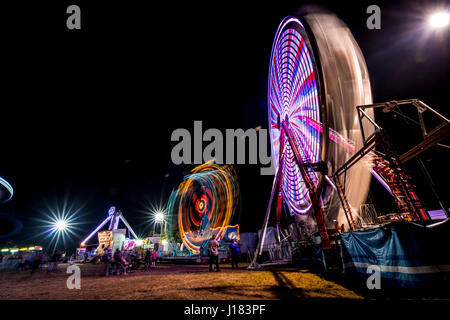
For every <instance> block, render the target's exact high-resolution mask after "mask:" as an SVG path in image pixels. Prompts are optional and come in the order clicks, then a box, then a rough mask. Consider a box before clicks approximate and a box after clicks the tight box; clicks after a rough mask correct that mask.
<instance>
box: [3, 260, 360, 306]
mask: <svg viewBox="0 0 450 320" xmlns="http://www.w3.org/2000/svg"><path fill="white" fill-rule="evenodd" d="M79 266H80V268H81V288H80V289H79V290H78V289H68V288H67V284H66V282H67V278H68V276H69V274H67V273H66V269H67V265H64V264H62V265H60V266H59V268H58V269H59V270H57V271H56V272H53V273H47V272H46V271H45V269H41V270H38V271H36V273H34V274H33V275H30V271H27V270H25V271H2V272H0V288H2V290H0V299H2V300H6V299H20V300H22V299H39V300H42V299H48V300H66V299H69V300H78V299H83V300H85V299H86V300H91V299H94V300H105V299H106V300H115V299H133V300H134V299H138V300H139V299H152V300H209V299H214V300H239V299H245V300H249V299H256V300H264V299H296V298H297V299H298V298H324V299H336V298H341V299H342V298H345V299H361V298H362V297H361V296H360V295H358V294H357V293H355V292H354V291H352V290H350V289H348V288H345V287H343V286H342V285H340V284H338V283H336V282H333V281H328V280H325V279H324V278H322V277H320V276H319V275H317V274H314V273H310V272H308V271H307V270H302V269H298V268H271V269H267V270H259V271H248V270H246V269H245V267H246V266H245V265H242V266H240V269H238V270H233V269H231V265H229V264H224V265H222V268H221V272H208V266H206V265H166V264H161V265H159V266H156V267H155V268H154V269H152V270H150V271H145V272H143V271H136V272H133V273H129V274H127V275H120V276H109V277H105V276H103V275H102V271H103V267H102V266H101V265H93V264H79Z"/></svg>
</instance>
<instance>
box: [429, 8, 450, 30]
mask: <svg viewBox="0 0 450 320" xmlns="http://www.w3.org/2000/svg"><path fill="white" fill-rule="evenodd" d="M449 21H450V14H449V13H448V12H446V11H441V12H436V13H433V14H432V15H431V16H430V18H429V20H428V23H429V24H430V26H431V27H432V28H434V29H441V28H445V27H446V26H448V24H449Z"/></svg>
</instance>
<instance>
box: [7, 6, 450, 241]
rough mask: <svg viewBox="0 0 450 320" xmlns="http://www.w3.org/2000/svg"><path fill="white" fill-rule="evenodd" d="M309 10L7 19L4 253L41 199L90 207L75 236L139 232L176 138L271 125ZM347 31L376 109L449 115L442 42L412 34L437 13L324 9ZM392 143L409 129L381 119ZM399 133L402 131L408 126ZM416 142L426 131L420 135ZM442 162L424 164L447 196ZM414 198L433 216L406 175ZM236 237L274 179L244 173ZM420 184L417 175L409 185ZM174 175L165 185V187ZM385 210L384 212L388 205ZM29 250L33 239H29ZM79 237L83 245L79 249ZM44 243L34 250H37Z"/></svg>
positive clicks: (444, 155)
mask: <svg viewBox="0 0 450 320" xmlns="http://www.w3.org/2000/svg"><path fill="white" fill-rule="evenodd" d="M74 3H76V4H79V5H80V7H81V10H82V30H81V31H69V30H67V29H66V27H65V23H66V21H65V19H66V17H67V15H66V14H65V10H66V8H67V6H68V5H69V4H74ZM305 3H306V2H303V1H288V2H285V3H282V2H280V1H272V2H267V3H264V4H262V3H259V2H253V3H247V4H245V5H243V4H241V3H239V2H230V1H209V2H206V3H198V2H197V1H195V3H193V1H189V2H182V3H181V4H179V3H174V2H170V3H167V4H165V5H161V4H158V5H155V4H153V3H151V2H145V4H144V2H138V1H95V3H94V1H89V2H88V1H71V2H67V1H29V2H23V1H22V2H17V3H15V4H8V5H5V6H4V7H3V9H2V17H1V19H0V20H1V30H2V31H1V32H2V35H3V36H2V53H3V54H2V56H3V58H2V61H3V63H2V78H3V81H2V90H1V92H2V95H1V101H2V132H3V139H2V149H1V150H2V151H1V158H0V176H2V177H4V178H5V179H7V180H8V181H9V182H10V183H11V184H12V185H13V187H14V190H15V195H14V198H13V200H11V201H10V202H9V203H7V204H3V205H1V207H0V212H1V213H4V214H7V215H8V216H10V217H14V218H15V219H17V220H19V221H20V222H22V223H23V225H24V228H23V230H22V231H21V232H20V233H18V234H16V235H15V236H14V237H10V238H7V239H0V241H7V240H10V239H12V240H15V241H18V242H24V241H35V240H28V239H29V238H30V236H31V235H33V234H35V232H36V228H35V227H36V222H35V221H34V220H32V218H39V217H42V213H41V212H42V211H45V210H47V209H46V207H45V205H44V200H47V201H49V202H50V203H52V202H53V201H59V202H60V203H61V202H62V200H63V198H64V196H68V199H69V202H70V203H71V204H73V205H74V206H75V207H83V210H81V212H82V213H83V214H84V217H83V222H86V224H85V225H84V226H83V227H82V228H83V231H81V232H80V236H79V237H80V238H81V237H82V236H83V235H84V234H86V233H87V232H88V231H89V230H91V229H92V228H93V227H95V225H96V224H97V223H98V222H99V221H100V220H101V219H103V218H104V216H105V215H106V210H107V209H108V207H109V206H110V205H116V206H118V207H119V208H121V209H122V211H123V212H124V214H125V216H126V217H127V219H128V220H129V222H130V223H131V224H132V225H133V227H134V228H135V229H136V231H137V232H138V233H144V232H145V231H146V230H148V228H147V229H146V227H145V226H146V223H145V218H144V217H143V215H142V213H139V212H138V210H139V209H143V207H142V205H141V204H142V203H145V202H146V201H147V200H148V201H151V202H153V203H158V202H159V201H161V199H162V200H163V201H164V200H165V199H166V198H167V196H168V195H169V193H170V190H171V189H172V188H173V187H175V186H176V185H177V184H178V183H179V182H180V181H181V179H182V177H183V173H185V172H186V170H187V167H186V166H175V165H173V164H172V163H171V161H170V151H171V149H172V147H173V145H174V143H171V142H170V135H171V133H172V131H173V130H175V129H176V128H186V129H188V130H190V131H192V130H193V121H194V120H202V121H203V127H204V128H205V129H207V128H219V129H225V128H243V129H247V128H254V127H257V126H262V127H263V128H266V127H267V102H266V101H267V100H266V97H267V70H268V64H269V56H270V50H271V46H272V41H273V37H274V35H275V32H276V28H277V26H278V24H279V22H280V21H281V20H282V18H283V17H284V16H286V15H288V14H290V13H292V12H294V11H296V10H297V8H298V7H300V6H301V5H302V4H305ZM316 3H319V4H322V5H323V6H324V7H326V8H328V9H330V10H332V11H334V12H335V13H337V14H338V16H339V17H340V18H341V19H342V20H343V21H344V22H345V23H346V24H347V25H348V26H349V28H350V29H351V31H352V32H353V34H354V36H355V38H356V40H357V42H358V43H359V45H360V47H361V49H362V52H363V54H364V55H365V57H366V61H367V65H368V68H369V72H370V75H371V80H372V89H373V93H374V100H375V101H377V102H382V101H388V100H393V99H397V100H398V99H403V98H419V99H422V100H423V101H425V102H426V103H428V104H429V105H431V106H432V107H434V108H435V109H437V110H438V111H440V112H442V113H443V114H444V115H446V116H447V117H448V116H450V115H449V113H448V109H447V98H446V96H447V92H448V70H449V60H448V32H447V33H446V38H444V39H443V38H442V36H440V37H439V36H438V35H434V36H433V37H431V38H430V39H428V40H427V41H425V42H424V41H422V40H420V39H419V38H418V37H417V34H420V32H419V33H413V34H412V33H411V31H412V30H413V29H414V28H418V21H419V20H418V19H420V18H421V17H423V16H425V15H426V11H427V10H428V8H433V7H435V6H436V4H439V2H433V1H423V2H419V1H358V3H357V4H354V3H352V2H347V1H328V2H327V1H318V2H316ZM371 4H378V5H379V6H380V7H381V14H382V22H381V23H382V28H381V30H368V29H367V28H366V19H367V17H368V15H367V14H366V8H367V6H368V5H371ZM380 121H381V123H382V125H384V126H385V127H386V128H387V129H388V130H391V131H390V132H392V134H391V135H392V136H393V139H394V141H396V142H398V143H399V144H400V146H403V147H404V146H405V144H404V141H405V139H409V140H410V141H411V139H412V138H411V137H412V136H413V135H412V133H411V131H410V130H411V126H410V125H408V124H401V125H398V124H397V122H395V123H394V122H392V121H385V122H383V120H382V119H380ZM402 126H404V127H402ZM417 132H418V131H417ZM448 155H449V153H448V151H446V150H444V149H439V153H436V152H429V153H427V154H426V155H425V157H424V159H425V160H427V163H428V164H429V165H430V170H431V173H432V174H433V176H434V177H435V178H436V184H437V185H438V189H439V190H440V192H441V195H442V196H443V197H446V196H447V195H448V187H447V186H446V182H447V181H448V173H447V166H448V165H447V159H448ZM408 169H409V170H411V172H412V173H413V174H414V176H415V178H416V176H417V178H416V181H417V183H418V187H419V195H421V196H422V197H423V199H424V202H426V203H427V204H429V206H430V207H431V208H437V205H436V204H435V203H434V202H433V201H434V200H433V198H432V196H431V195H430V193H429V188H427V187H426V186H425V185H424V181H423V179H422V178H421V177H419V176H418V175H419V171H418V169H417V168H416V167H415V165H414V164H412V165H411V166H410V167H408ZM237 171H238V174H239V182H240V186H241V199H242V208H241V209H242V210H241V211H242V216H241V221H240V222H241V231H256V230H257V229H258V228H260V226H261V223H262V217H263V215H264V212H265V208H266V205H267V201H268V197H269V193H270V188H271V182H272V178H271V177H268V176H265V177H264V176H260V175H259V166H238V167H237ZM416 172H417V175H416V174H415V173H416ZM167 173H169V174H170V176H169V177H168V178H165V175H166V174H167ZM380 201H384V200H380ZM24 239H25V240H24ZM79 240H80V239H76V241H79ZM36 241H37V242H39V241H38V240H36Z"/></svg>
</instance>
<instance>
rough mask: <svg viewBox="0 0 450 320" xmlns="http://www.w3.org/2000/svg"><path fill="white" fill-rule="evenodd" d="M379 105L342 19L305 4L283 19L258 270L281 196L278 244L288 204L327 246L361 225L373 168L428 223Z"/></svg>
mask: <svg viewBox="0 0 450 320" xmlns="http://www.w3.org/2000/svg"><path fill="white" fill-rule="evenodd" d="M307 10H309V9H307ZM414 101H415V100H414ZM416 104H421V105H418V107H420V108H423V107H424V106H425V107H427V106H426V105H424V104H423V103H421V102H420V101H419V102H417V101H416ZM373 106H374V105H372V94H371V87H370V80H369V75H368V71H367V66H366V63H365V61H364V57H363V55H362V53H361V50H360V48H359V47H358V44H357V43H356V41H355V39H354V38H353V36H352V34H351V32H350V30H349V29H348V28H347V27H346V26H345V24H344V23H343V22H342V21H341V20H339V19H338V18H337V17H336V16H335V15H334V14H331V13H325V12H317V11H316V12H308V11H306V10H303V13H301V14H299V16H288V17H286V18H285V19H284V20H283V21H282V22H281V24H280V25H279V27H278V30H277V32H276V35H275V39H274V42H273V47H272V54H271V58H270V67H269V86H268V116H269V130H270V138H271V144H272V158H273V162H274V167H275V178H274V182H273V186H272V193H271V196H270V200H269V205H268V208H267V211H266V217H265V219H264V224H263V228H262V230H263V232H262V237H260V240H259V243H258V248H257V251H256V254H255V256H254V259H253V263H252V265H251V267H255V266H256V259H257V257H258V256H259V255H261V253H262V250H263V245H264V239H265V235H266V230H267V225H268V222H269V216H270V212H271V207H272V202H273V200H274V198H275V197H276V198H277V206H276V221H277V223H276V226H277V229H276V230H277V238H278V241H279V242H280V243H281V242H282V241H283V239H288V238H289V234H287V233H288V232H289V231H288V230H284V232H285V233H283V229H282V228H281V212H282V210H281V209H282V207H283V203H284V204H285V207H287V208H288V210H287V211H289V213H290V219H288V220H291V221H292V220H294V221H295V222H296V223H297V225H302V226H305V225H306V226H308V227H307V228H306V229H308V230H309V231H311V230H313V231H314V230H316V232H318V234H320V238H321V240H322V241H321V242H322V247H323V248H324V249H327V248H330V239H329V237H328V229H335V228H336V229H337V228H339V229H340V230H342V229H343V228H345V229H346V230H355V229H357V220H358V209H359V208H360V206H361V204H363V202H364V201H365V200H366V197H367V194H368V191H369V187H370V180H371V174H372V175H373V176H374V177H375V178H376V179H377V180H378V181H379V182H380V183H381V184H382V185H383V186H384V187H385V188H386V189H387V190H388V192H389V193H390V194H391V195H392V196H393V197H394V199H395V200H396V204H397V207H398V208H399V212H400V213H402V214H405V215H407V216H408V217H410V219H411V220H427V219H428V216H427V213H426V210H425V209H424V208H423V207H422V206H421V204H420V201H419V199H418V197H417V195H416V194H415V190H414V188H415V187H414V185H413V184H412V182H411V179H410V177H409V175H407V174H406V173H405V171H404V169H403V167H402V161H401V159H399V157H398V156H397V155H396V153H395V151H394V150H393V147H392V145H391V143H390V141H389V139H388V138H387V136H386V135H385V133H384V131H383V129H382V128H381V127H379V126H378V125H377V124H376V123H375V121H374V120H373V119H374V112H373ZM394 107H395V105H394V106H390V107H389V108H390V109H392V108H394ZM427 108H428V109H430V110H432V109H431V108H429V107H427ZM390 109H389V110H390ZM432 112H434V111H432ZM434 113H436V112H434ZM441 119H444V120H446V119H445V118H443V117H442V116H441ZM447 122H448V121H447ZM441 135H443V134H441ZM366 137H367V138H366ZM375 147H377V150H375ZM341 177H343V180H341ZM285 211H286V210H285ZM306 229H305V230H306ZM314 236H315V234H314V233H312V237H311V239H312V238H313V237H314Z"/></svg>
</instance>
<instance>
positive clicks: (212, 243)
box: [208, 236, 240, 272]
mask: <svg viewBox="0 0 450 320" xmlns="http://www.w3.org/2000/svg"><path fill="white" fill-rule="evenodd" d="M219 246H220V244H219V242H218V241H217V240H216V239H215V237H214V236H211V239H210V240H209V242H208V254H209V271H210V272H211V271H213V265H215V268H216V271H217V272H219V271H220V267H219ZM228 250H229V254H230V257H231V268H232V269H235V268H236V269H238V261H239V255H240V250H239V245H238V244H237V242H236V240H234V239H233V240H231V244H230V245H229V247H228Z"/></svg>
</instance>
